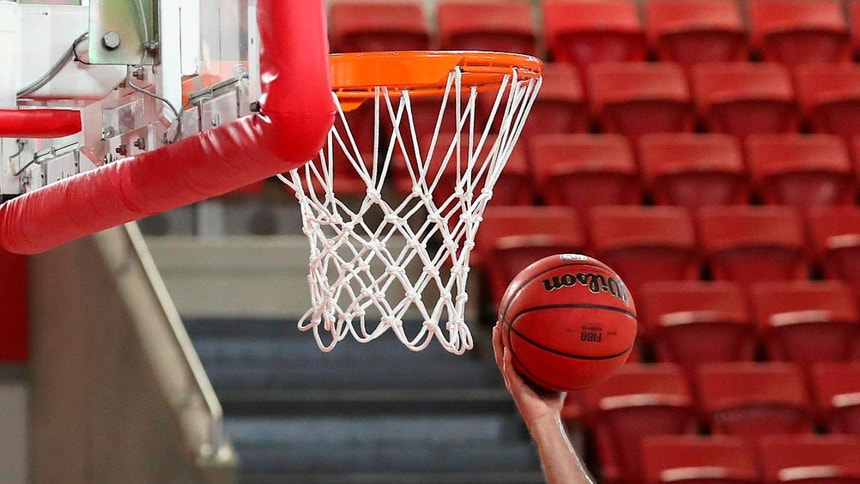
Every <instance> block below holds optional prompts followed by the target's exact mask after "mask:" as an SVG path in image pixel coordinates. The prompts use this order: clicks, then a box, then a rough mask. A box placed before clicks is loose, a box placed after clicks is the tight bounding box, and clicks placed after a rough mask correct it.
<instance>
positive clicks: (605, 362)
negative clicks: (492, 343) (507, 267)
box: [499, 254, 637, 391]
mask: <svg viewBox="0 0 860 484" xmlns="http://www.w3.org/2000/svg"><path fill="white" fill-rule="evenodd" d="M499 324H500V326H501V330H502V341H503V344H504V345H505V346H506V347H507V348H508V349H509V351H510V352H511V356H512V360H513V364H514V369H515V370H516V371H517V373H519V374H520V375H522V376H523V377H524V378H525V379H526V380H528V381H530V382H531V383H533V384H535V385H537V386H540V387H543V388H545V389H547V390H551V391H570V390H577V389H581V388H586V387H589V386H593V385H595V384H597V383H600V382H601V381H603V380H606V379H607V378H609V376H611V375H612V373H613V372H615V370H617V369H618V368H619V367H620V366H621V365H623V364H624V362H625V361H627V358H628V356H630V351H631V350H632V349H633V342H634V340H635V339H636V326H637V322H636V307H635V305H634V303H633V299H632V298H631V296H630V293H629V292H628V291H627V287H626V286H625V285H624V283H623V282H622V281H621V278H620V277H618V274H616V273H615V272H614V271H613V270H612V269H611V268H610V267H609V266H607V265H606V264H604V263H602V262H600V261H598V260H595V259H593V258H591V257H587V256H584V255H580V254H558V255H552V256H549V257H545V258H543V259H540V260H538V261H536V262H534V263H532V264H531V265H529V266H528V267H526V268H525V269H523V270H522V271H521V272H520V273H519V274H517V276H516V277H515V278H514V280H513V281H511V283H510V285H508V288H507V290H506V291H505V294H504V296H503V297H502V301H501V303H500V305H499Z"/></svg>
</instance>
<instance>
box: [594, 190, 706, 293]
mask: <svg viewBox="0 0 860 484" xmlns="http://www.w3.org/2000/svg"><path fill="white" fill-rule="evenodd" d="M588 226H589V227H590V229H591V234H590V235H591V246H592V248H593V249H594V251H595V253H596V254H597V256H598V257H599V258H600V259H601V260H602V261H604V262H605V263H607V264H609V265H610V266H611V267H613V268H614V269H615V271H616V272H617V273H618V275H619V276H621V278H622V279H623V280H624V282H625V283H626V284H627V286H628V287H629V288H630V289H631V292H633V293H634V294H635V292H636V290H637V289H638V287H639V286H640V285H641V284H643V283H645V282H651V281H667V280H692V279H698V276H699V260H698V257H697V252H696V239H695V231H694V228H693V223H692V221H691V219H690V215H689V213H688V212H687V210H685V209H683V208H680V207H665V206H664V207H647V206H601V207H594V208H592V209H590V210H589V211H588Z"/></svg>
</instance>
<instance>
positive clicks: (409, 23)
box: [328, 0, 430, 52]
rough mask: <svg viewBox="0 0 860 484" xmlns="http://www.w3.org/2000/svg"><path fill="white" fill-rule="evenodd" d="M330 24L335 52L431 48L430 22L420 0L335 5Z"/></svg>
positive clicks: (340, 3)
mask: <svg viewBox="0 0 860 484" xmlns="http://www.w3.org/2000/svg"><path fill="white" fill-rule="evenodd" d="M328 24H329V35H330V39H331V46H332V51H333V52H367V51H381V50H427V49H429V48H430V33H429V30H428V27H427V19H426V17H425V15H424V10H423V4H422V2H420V1H418V0H406V1H403V2H385V1H380V0H375V1H374V0H370V1H343V0H342V1H337V2H333V3H332V4H331V7H330V9H329V15H328Z"/></svg>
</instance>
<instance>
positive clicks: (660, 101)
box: [588, 62, 695, 138]
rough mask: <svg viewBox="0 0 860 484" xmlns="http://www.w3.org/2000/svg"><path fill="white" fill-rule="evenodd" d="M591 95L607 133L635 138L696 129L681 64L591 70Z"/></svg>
mask: <svg viewBox="0 0 860 484" xmlns="http://www.w3.org/2000/svg"><path fill="white" fill-rule="evenodd" d="M588 92H589V96H590V100H591V108H592V112H593V114H594V116H595V117H596V119H597V122H598V123H599V125H600V127H601V129H602V130H603V131H604V132H607V133H619V134H623V135H627V136H630V137H632V138H635V137H637V136H640V135H643V134H647V133H680V132H691V131H692V130H693V128H694V118H695V116H694V110H693V107H692V103H691V97H690V90H689V87H688V85H687V78H686V75H685V74H684V71H683V69H681V67H680V66H679V65H678V64H674V63H671V62H659V63H647V62H606V63H601V64H594V65H592V66H591V67H590V68H589V69H588Z"/></svg>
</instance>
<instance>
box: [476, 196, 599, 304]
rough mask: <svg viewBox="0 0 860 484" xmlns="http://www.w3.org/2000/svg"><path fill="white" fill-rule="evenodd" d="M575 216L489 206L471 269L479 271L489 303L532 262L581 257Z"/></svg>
mask: <svg viewBox="0 0 860 484" xmlns="http://www.w3.org/2000/svg"><path fill="white" fill-rule="evenodd" d="M580 224H581V221H580V218H579V216H578V215H577V212H576V211H575V210H573V209H570V208H566V207H539V206H514V207H512V206H503V205H496V204H493V203H491V204H490V205H489V206H488V207H487V209H486V211H485V212H484V215H483V221H481V226H480V228H479V229H478V233H477V234H476V236H475V251H474V252H473V255H474V256H476V257H477V258H476V260H473V265H476V266H478V267H480V268H482V269H483V271H484V273H485V274H486V275H487V279H488V282H489V294H488V296H489V297H490V298H491V303H492V304H493V305H494V306H495V305H497V304H498V303H499V301H501V298H502V295H503V294H504V292H505V289H507V287H508V284H509V283H510V282H511V281H512V280H513V279H514V277H516V275H517V274H518V273H519V272H520V271H521V270H523V269H524V268H525V267H526V266H528V265H529V264H531V263H532V262H535V261H537V260H538V259H542V258H543V257H546V256H549V255H553V254H559V253H568V252H573V253H581V252H583V251H584V250H585V247H586V240H585V234H584V231H583V230H582V229H581V227H580Z"/></svg>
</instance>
